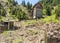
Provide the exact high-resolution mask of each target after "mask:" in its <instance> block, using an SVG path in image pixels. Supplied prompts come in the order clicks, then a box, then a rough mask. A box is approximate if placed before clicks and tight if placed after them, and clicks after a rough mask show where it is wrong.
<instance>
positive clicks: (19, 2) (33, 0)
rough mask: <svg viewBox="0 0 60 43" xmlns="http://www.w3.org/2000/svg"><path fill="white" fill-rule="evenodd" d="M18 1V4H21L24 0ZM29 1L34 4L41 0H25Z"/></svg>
mask: <svg viewBox="0 0 60 43" xmlns="http://www.w3.org/2000/svg"><path fill="white" fill-rule="evenodd" d="M16 1H17V2H18V4H21V2H22V0H16ZM28 1H29V2H30V3H32V4H33V5H34V4H36V3H37V2H38V1H39V0H25V2H26V3H27V2H28Z"/></svg>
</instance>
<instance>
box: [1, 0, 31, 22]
mask: <svg viewBox="0 0 60 43" xmlns="http://www.w3.org/2000/svg"><path fill="white" fill-rule="evenodd" d="M28 3H29V2H28ZM24 4H25V2H23V1H22V4H21V5H19V4H18V3H17V2H16V1H15V0H0V20H1V21H4V17H5V19H6V18H7V20H8V19H11V18H12V19H19V20H23V19H27V18H29V13H28V8H29V5H28V7H25V6H24ZM31 6H32V5H31Z"/></svg>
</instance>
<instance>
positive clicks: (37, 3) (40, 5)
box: [33, 2, 43, 8]
mask: <svg viewBox="0 0 60 43" xmlns="http://www.w3.org/2000/svg"><path fill="white" fill-rule="evenodd" d="M37 5H39V6H40V7H41V8H43V7H42V4H41V3H40V2H38V3H36V4H35V5H34V6H33V8H35V7H36V6H37Z"/></svg>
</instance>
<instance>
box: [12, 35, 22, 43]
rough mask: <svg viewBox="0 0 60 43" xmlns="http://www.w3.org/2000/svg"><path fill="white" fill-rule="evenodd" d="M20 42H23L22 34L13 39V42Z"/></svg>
mask: <svg viewBox="0 0 60 43" xmlns="http://www.w3.org/2000/svg"><path fill="white" fill-rule="evenodd" d="M20 42H22V36H20V37H18V38H17V39H15V40H13V42H12V43H20Z"/></svg>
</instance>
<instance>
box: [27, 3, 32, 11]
mask: <svg viewBox="0 0 60 43" xmlns="http://www.w3.org/2000/svg"><path fill="white" fill-rule="evenodd" d="M31 8H32V4H30V2H27V9H28V10H31Z"/></svg>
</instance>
